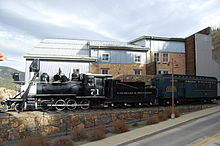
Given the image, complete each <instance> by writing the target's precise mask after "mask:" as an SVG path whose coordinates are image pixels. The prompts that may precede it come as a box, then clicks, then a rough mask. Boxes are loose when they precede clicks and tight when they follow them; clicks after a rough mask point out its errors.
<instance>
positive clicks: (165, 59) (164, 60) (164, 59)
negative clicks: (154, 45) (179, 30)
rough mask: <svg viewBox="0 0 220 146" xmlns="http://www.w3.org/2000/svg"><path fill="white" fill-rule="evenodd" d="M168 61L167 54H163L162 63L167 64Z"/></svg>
mask: <svg viewBox="0 0 220 146" xmlns="http://www.w3.org/2000/svg"><path fill="white" fill-rule="evenodd" d="M168 61H169V58H168V54H167V53H165V54H163V62H164V63H167V62H168Z"/></svg>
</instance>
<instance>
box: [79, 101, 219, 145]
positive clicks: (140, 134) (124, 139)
mask: <svg viewBox="0 0 220 146" xmlns="http://www.w3.org/2000/svg"><path fill="white" fill-rule="evenodd" d="M217 112H220V105H218V106H216V107H213V108H208V109H204V110H201V111H197V112H192V113H189V114H186V115H182V116H181V117H179V118H176V119H169V120H167V121H163V122H160V123H158V124H154V125H149V126H145V127H142V128H138V129H135V130H132V131H129V132H126V133H122V134H118V135H115V136H111V137H108V138H105V139H103V140H99V141H95V142H90V143H87V144H84V145H83V146H98V145H101V146H112V145H126V144H129V143H132V142H135V141H137V140H140V139H143V138H146V137H148V136H152V135H155V134H157V133H160V132H163V131H166V130H169V129H172V128H175V127H178V126H181V125H183V124H185V123H187V122H190V121H192V120H195V119H199V118H202V117H205V116H208V115H210V114H213V113H217Z"/></svg>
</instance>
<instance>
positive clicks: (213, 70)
mask: <svg viewBox="0 0 220 146" xmlns="http://www.w3.org/2000/svg"><path fill="white" fill-rule="evenodd" d="M195 47H196V49H195V51H196V75H199V76H200V75H201V76H213V77H216V78H217V79H218V80H219V81H220V69H219V67H220V64H218V63H217V62H216V61H215V60H214V59H213V55H212V49H213V46H212V38H211V35H204V34H196V37H195ZM218 96H220V85H219V86H218Z"/></svg>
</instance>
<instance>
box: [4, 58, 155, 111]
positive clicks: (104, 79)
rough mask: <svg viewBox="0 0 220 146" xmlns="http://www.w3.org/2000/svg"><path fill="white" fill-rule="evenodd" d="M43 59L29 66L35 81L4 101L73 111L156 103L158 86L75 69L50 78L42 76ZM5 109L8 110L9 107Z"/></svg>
mask: <svg viewBox="0 0 220 146" xmlns="http://www.w3.org/2000/svg"><path fill="white" fill-rule="evenodd" d="M39 70H40V61H39V60H38V59H35V60H34V61H33V62H32V64H31V65H30V74H32V80H31V81H30V83H29V85H28V86H27V87H26V88H25V89H23V90H22V91H21V92H20V93H19V94H18V95H16V96H15V97H14V98H10V99H8V100H6V101H4V102H2V104H4V105H5V107H7V108H11V107H12V106H14V109H15V110H16V111H18V112H20V111H22V110H38V109H41V110H50V109H56V110H63V109H65V108H67V109H68V110H74V109H76V108H81V109H88V108H90V107H108V106H113V107H115V106H126V105H135V106H140V105H143V104H150V105H153V104H157V102H158V101H157V98H156V97H157V96H156V94H157V91H156V88H148V87H147V86H145V83H144V82H121V81H119V80H112V79H110V78H111V75H103V74H79V73H78V72H77V71H76V72H73V74H72V76H71V79H69V78H67V77H66V76H65V75H62V73H61V70H59V72H58V73H57V74H56V75H54V76H53V80H52V81H50V77H49V76H48V74H47V73H43V74H41V75H39ZM18 97H19V98H18ZM7 108H5V109H7Z"/></svg>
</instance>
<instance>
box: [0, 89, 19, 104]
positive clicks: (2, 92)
mask: <svg viewBox="0 0 220 146" xmlns="http://www.w3.org/2000/svg"><path fill="white" fill-rule="evenodd" d="M16 93H17V92H16V91H15V90H11V89H6V88H3V87H0V101H2V100H5V99H7V98H9V97H14V96H15V95H16Z"/></svg>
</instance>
